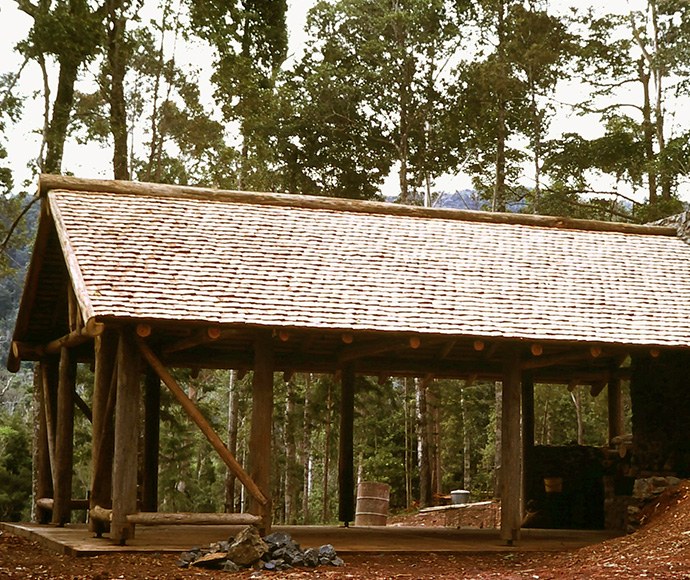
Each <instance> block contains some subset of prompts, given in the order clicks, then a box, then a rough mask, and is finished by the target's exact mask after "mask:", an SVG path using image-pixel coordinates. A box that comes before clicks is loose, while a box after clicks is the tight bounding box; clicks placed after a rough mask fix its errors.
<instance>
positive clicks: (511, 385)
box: [501, 344, 522, 545]
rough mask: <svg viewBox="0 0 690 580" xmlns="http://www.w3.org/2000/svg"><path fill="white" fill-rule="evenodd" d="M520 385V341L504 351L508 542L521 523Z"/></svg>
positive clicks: (503, 478)
mask: <svg viewBox="0 0 690 580" xmlns="http://www.w3.org/2000/svg"><path fill="white" fill-rule="evenodd" d="M520 385H521V370H520V352H519V350H518V346H517V345H514V344H507V345H506V348H505V349H504V353H503V386H502V388H503V410H502V421H501V430H502V439H501V440H502V452H501V487H502V492H501V539H502V540H504V541H505V542H506V543H507V544H508V545H513V543H514V542H516V541H517V540H519V539H520V526H521V524H522V509H521V507H520V499H521V497H522V489H521V488H522V477H521V455H522V445H521V437H520V407H521V405H520V397H521V386H520Z"/></svg>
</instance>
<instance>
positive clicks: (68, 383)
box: [52, 347, 77, 526]
mask: <svg viewBox="0 0 690 580" xmlns="http://www.w3.org/2000/svg"><path fill="white" fill-rule="evenodd" d="M76 376H77V363H76V360H75V359H74V358H73V357H72V356H71V353H70V351H69V349H68V348H67V347H62V349H60V366H59V379H58V396H57V425H56V427H57V428H56V433H55V466H54V467H53V477H54V480H53V491H54V496H53V498H54V500H55V503H54V508H53V519H52V522H53V523H54V524H57V525H58V526H64V525H65V524H68V523H69V521H70V518H71V516H72V507H71V502H72V469H73V463H74V382H75V379H76Z"/></svg>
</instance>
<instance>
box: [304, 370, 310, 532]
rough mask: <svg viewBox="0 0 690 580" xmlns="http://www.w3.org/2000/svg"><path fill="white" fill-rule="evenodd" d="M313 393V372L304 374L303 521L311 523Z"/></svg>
mask: <svg viewBox="0 0 690 580" xmlns="http://www.w3.org/2000/svg"><path fill="white" fill-rule="evenodd" d="M310 395H311V374H310V373H306V374H305V375H304V426H303V434H304V438H303V442H302V466H303V468H304V476H303V477H304V481H303V484H302V523H303V524H304V525H307V524H308V523H309V493H310V491H311V489H310V487H311V485H310V484H311V415H310V411H311V409H310V407H309V397H310Z"/></svg>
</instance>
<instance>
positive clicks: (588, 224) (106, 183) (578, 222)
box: [38, 174, 677, 237]
mask: <svg viewBox="0 0 690 580" xmlns="http://www.w3.org/2000/svg"><path fill="white" fill-rule="evenodd" d="M51 190H66V191H79V192H81V193H113V194H121V195H137V196H152V197H173V198H174V197H177V198H186V199H189V198H192V197H195V198H198V199H207V200H214V201H228V202H235V203H248V204H254V205H275V206H282V207H296V208H305V209H324V210H331V211H342V212H354V213H369V214H385V215H397V216H407V217H419V218H441V219H451V220H459V221H472V222H484V223H498V224H512V225H526V226H535V227H545V228H555V229H570V230H587V231H607V232H619V233H627V234H642V235H662V236H674V237H675V236H676V235H677V231H676V229H675V228H673V227H665V226H658V225H638V224H628V223H623V222H605V221H598V220H585V219H578V218H567V217H555V216H542V215H532V214H518V213H497V212H486V211H476V210H462V209H449V208H426V207H418V206H410V205H400V204H393V203H386V202H378V201H364V200H353V199H346V198H334V197H319V196H310V195H302V194H292V193H263V192H248V191H234V190H223V189H214V188H209V187H195V186H186V185H168V184H160V183H144V182H138V181H116V180H109V179H85V178H78V177H71V176H63V175H50V174H42V175H41V176H40V179H39V188H38V194H39V195H40V196H45V195H46V194H47V193H48V191H51Z"/></svg>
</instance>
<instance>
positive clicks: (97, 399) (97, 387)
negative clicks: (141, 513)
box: [89, 329, 119, 537]
mask: <svg viewBox="0 0 690 580" xmlns="http://www.w3.org/2000/svg"><path fill="white" fill-rule="evenodd" d="M118 340H119V336H118V334H117V332H114V331H113V330H111V329H107V330H106V331H105V332H104V333H103V334H102V335H101V336H98V337H96V338H95V340H94V356H95V359H96V360H95V369H94V386H93V422H92V428H91V494H90V496H89V497H90V500H91V508H93V507H95V506H97V505H102V506H106V507H108V508H109V507H110V506H111V505H112V500H111V497H112V487H113V445H114V443H113V442H114V437H115V433H114V423H113V411H114V410H115V393H116V390H117V383H116V382H115V381H116V377H117V373H116V372H115V362H116V360H117V343H118ZM89 529H90V530H91V531H92V532H94V533H95V534H96V535H97V536H98V537H100V536H101V535H102V534H103V532H106V531H108V529H107V527H106V526H103V525H102V522H100V521H99V520H94V519H91V520H89Z"/></svg>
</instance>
